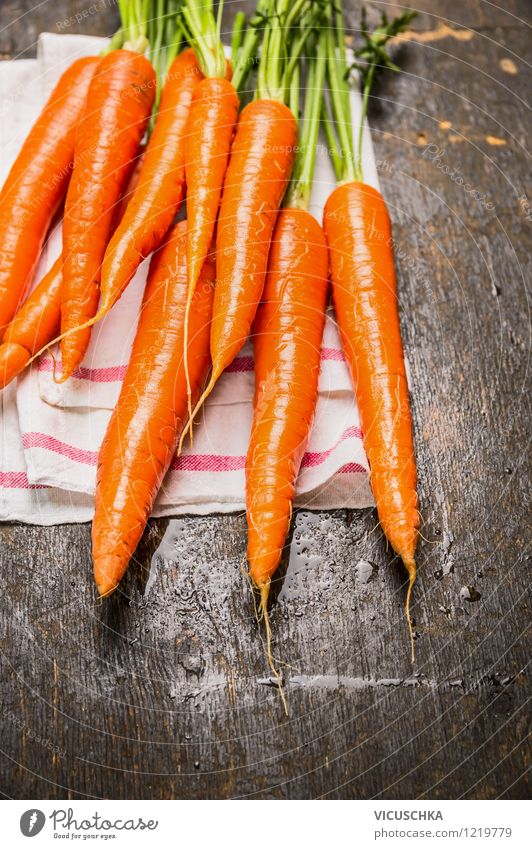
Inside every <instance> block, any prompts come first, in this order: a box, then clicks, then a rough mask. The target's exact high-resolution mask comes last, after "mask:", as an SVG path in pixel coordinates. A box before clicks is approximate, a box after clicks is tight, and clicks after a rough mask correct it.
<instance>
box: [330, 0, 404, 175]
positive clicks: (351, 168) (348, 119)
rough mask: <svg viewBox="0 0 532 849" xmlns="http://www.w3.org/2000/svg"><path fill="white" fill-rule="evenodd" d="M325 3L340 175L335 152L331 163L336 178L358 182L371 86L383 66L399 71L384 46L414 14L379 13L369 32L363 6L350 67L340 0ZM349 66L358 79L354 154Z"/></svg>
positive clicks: (401, 29)
mask: <svg viewBox="0 0 532 849" xmlns="http://www.w3.org/2000/svg"><path fill="white" fill-rule="evenodd" d="M328 2H329V6H328V20H329V22H330V24H331V35H330V37H329V40H328V73H329V85H330V91H331V101H332V111H333V116H334V122H335V125H336V132H337V134H338V140H339V148H340V153H341V160H342V171H341V174H338V168H337V166H338V162H337V161H335V157H336V154H333V164H334V167H335V171H336V173H337V177H338V179H339V181H357V180H360V181H362V180H363V179H364V174H363V167H362V146H363V140H364V123H365V121H366V117H367V112H368V105H369V97H370V94H371V89H372V87H373V85H374V84H375V80H376V78H377V76H378V75H379V73H380V72H381V71H383V70H384V69H385V68H388V69H389V70H392V71H399V68H398V67H397V65H395V64H394V63H393V62H392V60H391V58H390V56H389V55H388V53H387V52H386V45H387V44H388V42H389V41H390V39H392V38H394V37H395V36H396V35H398V34H399V33H400V32H402V31H403V30H405V29H406V27H407V26H408V25H409V24H410V22H411V21H412V20H413V18H414V17H415V16H416V14H417V13H416V12H403V13H402V14H400V15H398V16H397V17H396V18H394V19H393V20H391V21H389V20H388V18H387V17H386V15H385V14H383V15H382V17H381V23H380V24H379V26H377V27H375V29H374V31H373V32H370V31H369V28H368V26H367V23H366V15H365V11H364V9H363V10H362V22H361V27H360V33H361V36H362V40H363V43H362V46H361V47H358V48H357V49H356V50H354V57H355V61H354V63H353V65H352V66H349V64H348V61H347V51H346V46H345V33H344V17H343V10H342V0H328ZM360 60H362V62H360ZM353 67H354V68H356V69H357V70H358V71H359V73H360V78H361V82H362V109H361V115H360V123H359V125H358V128H357V145H356V155H355V149H354V145H353V121H352V115H351V107H350V103H349V76H350V73H351V70H352V68H353ZM326 129H327V128H326Z"/></svg>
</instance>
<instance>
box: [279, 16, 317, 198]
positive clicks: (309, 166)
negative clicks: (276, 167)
mask: <svg viewBox="0 0 532 849" xmlns="http://www.w3.org/2000/svg"><path fill="white" fill-rule="evenodd" d="M326 70H327V34H326V31H324V30H322V31H321V33H320V36H319V38H318V44H317V49H316V52H315V55H314V57H313V58H312V59H311V61H310V67H309V71H308V77H307V92H306V97H305V112H304V116H303V121H302V124H301V129H300V133H299V136H300V139H299V147H298V153H297V159H296V166H295V171H294V177H293V179H292V182H291V183H290V187H289V189H288V193H287V196H286V198H285V206H292V207H297V208H299V209H308V206H309V203H310V194H311V190H312V180H313V177H314V166H315V164H316V151H317V145H318V133H319V128H320V117H321V113H322V104H323V87H324V83H325V74H326Z"/></svg>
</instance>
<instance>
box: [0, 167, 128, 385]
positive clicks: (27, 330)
mask: <svg viewBox="0 0 532 849" xmlns="http://www.w3.org/2000/svg"><path fill="white" fill-rule="evenodd" d="M141 162H142V153H141V154H140V155H139V157H137V164H136V166H135V170H134V171H133V174H132V175H131V177H130V180H129V183H128V187H127V191H126V192H125V193H124V195H123V197H122V200H121V201H120V205H119V206H118V208H117V213H116V219H117V222H118V221H120V219H121V218H122V216H123V214H124V211H125V209H126V207H127V204H128V201H129V198H130V196H131V194H132V193H133V192H134V190H135V185H136V182H137V180H138V173H139V168H140V164H141ZM62 266H63V262H62V257H61V255H60V256H59V257H58V258H57V259H56V261H55V262H54V264H53V265H52V267H51V268H50V270H49V271H48V272H47V273H46V274H45V275H44V277H43V278H42V280H41V281H40V282H39V283H38V284H37V286H36V287H35V289H34V290H33V291H32V292H31V294H30V295H29V296H28V299H27V300H26V302H25V303H24V304H23V305H22V307H21V308H20V309H19V311H18V312H17V314H16V315H15V317H14V318H13V319H12V320H11V322H10V323H9V324H8V326H7V327H6V329H5V331H4V335H3V338H2V342H1V344H0V389H4V387H6V386H7V384H8V383H11V381H12V380H14V379H15V377H17V376H18V375H19V374H20V373H21V372H22V371H23V370H24V369H25V368H26V366H27V365H28V363H29V362H30V359H31V358H32V357H33V355H34V354H36V352H37V351H40V350H41V349H42V348H44V347H46V346H47V345H49V344H50V342H51V341H52V340H53V338H54V337H55V336H56V335H57V333H58V332H59V327H60V324H61V287H62V273H61V272H62Z"/></svg>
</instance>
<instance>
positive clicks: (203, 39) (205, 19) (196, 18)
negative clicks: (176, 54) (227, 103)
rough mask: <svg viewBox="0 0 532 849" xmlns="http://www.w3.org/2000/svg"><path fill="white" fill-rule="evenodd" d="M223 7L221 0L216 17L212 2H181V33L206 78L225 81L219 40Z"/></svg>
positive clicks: (222, 51)
mask: <svg viewBox="0 0 532 849" xmlns="http://www.w3.org/2000/svg"><path fill="white" fill-rule="evenodd" d="M223 5H224V4H223V0H219V2H218V9H217V12H216V15H215V14H214V0H183V7H182V9H181V16H182V26H183V30H184V32H185V34H186V36H187V39H188V41H189V42H190V44H191V45H192V47H193V48H194V50H195V52H196V56H197V57H198V64H199V66H200V68H201V71H202V73H203V75H204V76H205V77H220V78H221V79H224V78H225V73H226V65H225V53H224V48H223V44H222V41H221V38H220V30H221V26H222V12H223Z"/></svg>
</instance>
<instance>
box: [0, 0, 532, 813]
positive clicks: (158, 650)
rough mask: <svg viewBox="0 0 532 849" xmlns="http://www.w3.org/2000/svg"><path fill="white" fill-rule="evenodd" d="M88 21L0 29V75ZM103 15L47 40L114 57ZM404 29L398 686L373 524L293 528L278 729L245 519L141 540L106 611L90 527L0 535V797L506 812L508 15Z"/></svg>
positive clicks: (517, 522)
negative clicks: (250, 577)
mask: <svg viewBox="0 0 532 849" xmlns="http://www.w3.org/2000/svg"><path fill="white" fill-rule="evenodd" d="M349 1H350V3H351V9H352V12H353V15H352V23H353V26H355V21H357V20H358V2H357V3H355V2H354V0H349ZM90 5H91V4H90V3H89V2H88V0H78V1H77V2H64V1H63V0H61V2H54V3H51V2H48V3H44V4H37V3H33V2H32V0H25V2H21V0H7V1H6V2H3V3H2V8H1V12H2V30H1V32H0V52H2V53H3V54H4V58H8V57H10V56H19V55H32V52H33V51H34V49H35V39H36V37H37V35H38V33H39V32H40V31H41V30H52V31H53V30H56V31H57V28H58V22H64V21H65V20H66V19H68V18H69V17H71V16H72V15H73V14H75V12H76V11H79V12H81V13H83V9H84V8H88V7H89V6H90ZM235 5H238V4H231V10H232V11H234V9H235ZM240 5H241V6H242V5H244V6H248V7H249V6H250V5H251V4H249V3H244V4H240ZM33 6H35V8H32V7H33ZM102 6H103V7H105V11H97V12H94V11H93V12H91V13H90V14H89V15H88V16H86V17H85V18H83V20H82V22H81V23H80V24H79V25H77V24H72V25H71V24H69V26H68V30H65V29H64V28H63V31H70V32H74V31H80V30H81V31H84V32H92V33H99V34H104V33H110V32H111V31H112V30H113V27H114V25H115V11H114V7H113V6H112V4H108V3H106V4H100V6H99V9H100V10H101V8H102ZM414 6H416V7H418V8H421V9H423V13H422V14H421V16H420V17H419V19H418V20H417V21H416V22H415V30H416V31H415V33H411V34H410V35H409V37H408V40H406V41H405V44H404V48H403V49H401V52H400V55H399V61H400V63H401V65H402V67H403V73H402V74H401V75H396V76H392V75H389V76H388V77H387V78H386V79H385V80H384V81H383V85H382V86H381V87H380V89H379V90H378V92H377V93H376V97H375V98H374V99H373V102H372V109H371V115H370V120H371V124H372V127H373V137H374V143H375V149H376V155H377V157H378V159H379V162H380V174H381V180H382V186H383V192H384V195H385V197H386V198H387V200H388V202H389V205H390V209H391V214H392V218H393V222H394V232H395V238H396V242H397V250H398V269H399V286H400V301H401V307H402V323H403V331H404V339H405V347H406V351H407V355H408V359H409V362H410V368H411V373H412V384H413V393H412V405H413V415H414V423H415V435H416V445H417V457H418V464H419V477H420V480H419V492H420V499H421V507H422V514H423V528H422V530H423V537H424V541H423V542H422V544H421V546H420V550H419V565H420V575H419V581H418V584H417V587H416V592H415V599H414V608H413V613H414V616H415V620H416V626H415V627H416V632H417V643H416V648H417V664H416V667H415V670H414V672H413V671H412V668H411V666H410V662H409V656H408V645H407V634H406V628H405V622H404V617H403V602H404V579H405V576H404V573H403V572H402V570H401V569H400V568H398V567H397V565H396V564H394V563H392V558H391V556H390V554H389V552H386V550H385V546H384V544H383V540H382V537H381V534H380V533H379V532H378V531H376V532H373V531H374V528H375V514H374V513H373V512H372V511H370V510H368V511H360V512H350V511H345V510H338V511H336V512H334V513H300V514H299V515H298V516H297V517H296V520H295V530H294V534H293V539H292V542H291V549H290V557H289V562H288V564H287V566H286V568H285V569H284V573H283V575H282V577H281V578H280V579H279V582H278V585H277V588H276V590H277V599H276V601H275V604H274V606H273V609H272V624H273V628H274V632H275V635H276V645H277V648H278V651H279V653H280V655H281V656H282V658H283V661H284V662H285V664H286V666H285V682H286V692H287V696H288V700H289V705H290V716H289V718H288V719H287V718H286V717H285V716H284V714H283V712H282V709H281V705H280V701H279V697H278V694H277V692H276V690H275V688H274V687H272V686H271V681H270V679H269V674H268V669H267V666H266V664H265V661H264V655H263V652H262V650H261V647H260V644H259V643H258V639H257V628H256V623H255V621H254V616H253V607H252V603H251V597H250V593H249V591H248V588H247V586H246V583H245V581H244V579H243V577H242V574H241V571H240V570H241V564H242V561H243V557H244V553H245V536H246V535H245V519H244V517H243V516H241V515H239V516H210V517H206V518H193V517H190V518H183V519H180V520H178V521H175V522H173V523H170V524H169V522H168V520H164V521H163V520H160V521H154V522H152V523H151V524H150V530H149V533H148V534H147V535H146V538H145V540H144V542H143V544H142V546H141V549H140V551H139V552H138V555H137V561H138V564H137V566H136V567H133V568H131V569H130V571H129V574H128V577H127V579H126V581H125V583H124V586H123V588H122V590H121V591H120V592H119V593H117V594H116V595H115V596H114V597H112V598H111V599H110V600H108V601H106V602H105V603H104V604H100V603H98V601H97V599H96V595H95V591H94V588H93V586H92V578H91V564H90V528H89V526H88V525H75V526H68V527H56V528H40V527H28V526H21V525H3V526H1V527H0V541H1V542H0V544H1V551H0V560H1V570H0V574H1V585H2V603H1V607H0V609H1V614H0V621H1V636H0V640H1V643H0V646H1V657H2V682H1V692H2V707H1V714H2V726H3V731H2V735H1V740H0V749H1V751H2V784H1V789H2V792H3V794H5V795H6V796H10V797H18V798H33V797H34V798H39V797H41V798H45V797H51V798H66V797H68V798H77V797H90V796H94V797H124V798H128V797H129V798H173V797H177V798H180V797H186V798H188V797H210V798H212V797H215V798H220V797H221V798H228V797H258V798H314V797H318V796H319V797H322V796H323V797H327V798H418V797H420V798H435V797H438V798H446V797H447V798H457V797H463V798H496V797H503V798H507V797H510V798H512V797H513V798H519V797H523V796H524V795H525V793H526V765H527V760H526V756H527V744H526V735H527V730H528V722H527V718H528V711H527V694H528V686H527V685H528V678H527V674H528V673H527V671H526V666H527V662H528V657H527V652H526V645H525V633H526V626H527V624H528V621H529V607H528V602H529V597H528V595H527V590H528V586H529V582H530V570H529V568H527V566H529V562H528V561H529V560H530V557H529V556H528V558H527V553H526V542H527V539H526V520H527V508H528V502H527V496H528V491H527V475H526V473H527V453H528V447H529V434H528V431H527V423H528V419H529V417H528V413H529V409H528V407H529V395H528V394H527V388H528V387H527V378H528V358H529V352H530V346H529V342H530V336H529V334H530V321H529V302H528V299H527V292H526V282H527V274H528V275H529V273H530V254H529V253H528V252H527V244H528V246H530V227H531V220H532V213H531V208H530V206H529V202H528V200H527V194H526V193H527V186H526V178H527V176H528V175H529V172H530V166H529V159H528V156H527V153H526V150H525V144H526V141H527V134H528V133H529V130H530V124H529V123H528V113H527V107H526V102H525V101H526V96H527V93H529V89H528V92H527V84H528V86H529V85H530V74H529V73H527V70H528V68H529V66H528V65H527V64H526V62H525V59H526V58H528V61H530V55H529V51H527V48H529V47H530V18H529V24H527V22H526V18H527V12H528V13H530V6H529V5H528V3H527V2H526V0H507V2H505V3H498V4H497V3H495V4H494V3H487V2H482V0H472V2H469V3H466V4H456V3H453V2H451V0H417V3H415V4H414ZM391 7H393V8H391ZM503 7H504V8H503ZM386 8H387V10H388V11H389V12H391V11H396V10H397V8H398V7H397V4H396V3H390V4H387V5H386ZM24 12H26V14H24V16H23V17H21V16H22V15H23V13H24ZM448 16H449V17H448ZM527 52H528V57H527ZM527 131H528V132H527ZM527 240H528V242H527ZM167 526H168V528H167ZM165 529H167V536H166V540H165V544H164V546H163V550H162V553H160V554H161V556H159V557H158V559H157V562H156V564H154V566H156V568H153V567H152V573H151V579H150V583H149V586H148V589H147V588H146V582H147V575H148V571H149V568H150V562H151V558H152V555H153V554H154V552H155V550H156V548H157V547H158V545H159V543H160V540H161V537H162V536H163V534H164V533H165ZM361 560H369V561H371V563H373V564H374V566H373V567H369V566H367V565H366V566H365V565H360V563H359V561H361Z"/></svg>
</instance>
